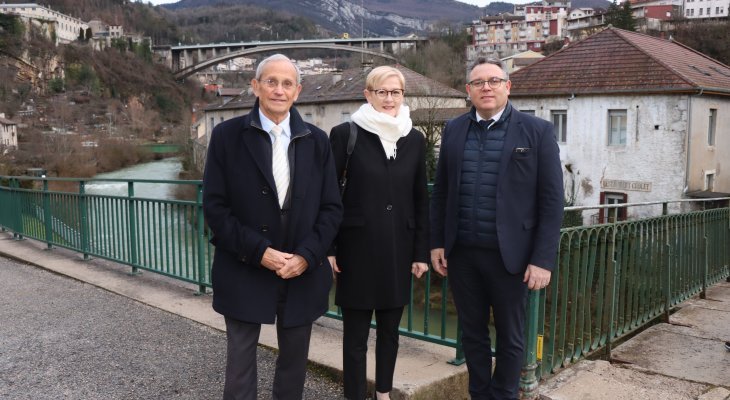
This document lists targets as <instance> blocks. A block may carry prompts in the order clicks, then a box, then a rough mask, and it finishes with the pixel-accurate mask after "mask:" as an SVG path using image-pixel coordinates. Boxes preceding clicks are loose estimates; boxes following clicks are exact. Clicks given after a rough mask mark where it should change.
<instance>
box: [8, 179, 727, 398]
mask: <svg viewBox="0 0 730 400" xmlns="http://www.w3.org/2000/svg"><path fill="white" fill-rule="evenodd" d="M90 182H113V183H117V184H120V185H126V186H127V195H126V196H111V195H100V194H89V193H87V191H86V188H87V184H88V183H90ZM144 183H164V184H174V185H185V186H193V187H194V188H195V193H196V196H195V199H194V200H164V199H150V198H141V197H136V196H135V185H138V184H144ZM49 184H57V185H58V184H61V185H66V186H68V185H72V186H73V185H76V187H77V188H78V189H77V190H75V191H63V190H50V189H49V186H50V185H49ZM718 200H719V201H725V202H727V201H728V200H730V198H722V199H702V200H696V201H718ZM688 201H695V200H676V201H673V202H688ZM667 203H671V202H653V203H636V204H620V205H605V206H597V207H568V208H566V211H574V210H585V209H595V208H617V207H631V206H644V205H647V204H662V205H663V210H664V212H663V214H667V206H666V204H667ZM0 204H2V207H0V228H2V229H3V230H8V231H11V232H13V234H14V235H15V237H16V238H22V237H29V238H33V239H36V240H39V241H42V242H45V243H46V244H47V245H48V246H49V247H52V246H58V247H64V248H68V249H71V250H75V251H78V252H80V253H82V254H84V256H85V257H86V258H88V257H90V256H94V257H100V258H104V259H109V260H112V261H115V262H119V263H122V264H126V265H129V266H131V267H132V272H133V273H134V272H137V271H138V270H139V269H142V270H147V271H151V272H155V273H158V274H162V275H166V276H169V277H173V278H176V279H180V280H183V281H186V282H190V283H193V284H195V285H197V286H198V288H199V289H198V290H199V292H201V293H203V292H205V291H206V290H207V288H209V287H211V282H210V269H211V264H212V254H213V252H214V248H213V247H212V245H210V243H209V233H208V231H207V229H206V227H205V223H204V219H203V212H202V182H201V181H161V180H141V179H135V180H125V179H73V178H36V177H6V176H0ZM556 257H557V260H558V267H557V268H556V270H555V271H554V272H553V274H552V277H551V284H550V285H549V286H548V287H547V288H546V289H543V290H540V291H530V295H529V300H528V310H527V318H528V320H527V324H526V325H527V331H526V345H527V346H526V358H525V364H524V367H523V377H522V379H521V383H520V386H521V390H522V392H523V398H532V397H534V396H535V394H536V388H537V384H538V381H539V379H540V378H544V377H547V376H549V375H551V374H553V373H555V372H557V371H558V370H560V369H561V368H564V367H566V366H569V365H571V364H572V363H575V362H577V361H578V360H580V359H583V358H585V357H587V356H591V355H595V354H596V353H600V352H605V353H606V354H610V351H611V346H612V344H613V343H615V342H616V341H617V340H621V338H623V337H624V336H626V335H628V334H631V333H633V332H636V331H637V330H638V329H640V328H641V327H643V326H645V325H646V324H648V323H651V322H652V321H653V320H655V319H656V318H660V317H663V318H665V319H666V318H668V316H669V312H670V310H671V308H672V307H674V306H676V305H677V304H679V303H680V302H682V301H684V300H686V299H687V298H689V297H691V296H693V295H696V294H700V295H703V294H704V292H705V290H706V288H707V287H708V285H711V284H712V283H715V282H718V281H719V280H721V279H723V278H726V277H727V276H728V273H729V270H730V267H729V265H730V208H728V206H727V205H726V206H725V207H724V208H717V209H710V210H700V211H692V212H686V213H681V214H673V215H658V216H655V217H650V218H643V219H640V220H635V221H621V222H615V223H607V224H601V225H592V226H581V227H573V228H564V229H562V231H561V237H560V247H559V254H557V255H556ZM411 290H412V296H411V299H412V300H411V302H410V303H409V305H408V306H407V312H406V314H405V317H404V321H403V322H402V324H401V329H400V332H401V334H403V335H405V336H409V337H414V338H417V339H420V340H425V341H429V342H433V343H438V344H441V345H445V346H449V347H453V348H454V349H455V350H456V354H455V358H454V359H453V360H450V362H452V363H454V364H460V363H462V362H463V361H464V357H463V352H462V349H461V342H460V338H459V336H460V335H459V329H458V323H457V321H456V317H455V315H454V314H455V313H454V307H453V301H452V300H451V299H450V293H449V288H448V283H447V280H446V279H440V278H437V277H435V276H433V274H432V273H431V271H429V272H428V274H427V276H426V277H425V279H422V280H419V281H415V282H413V284H412V289H411ZM327 316H329V317H333V318H339V312H338V310H337V308H336V307H334V306H332V307H331V308H330V310H329V311H328V312H327Z"/></svg>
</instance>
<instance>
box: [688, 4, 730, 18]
mask: <svg viewBox="0 0 730 400" xmlns="http://www.w3.org/2000/svg"><path fill="white" fill-rule="evenodd" d="M683 8H684V17H685V18H691V19H698V18H725V17H727V16H728V11H729V10H728V9H730V2H728V1H727V0H684V4H683Z"/></svg>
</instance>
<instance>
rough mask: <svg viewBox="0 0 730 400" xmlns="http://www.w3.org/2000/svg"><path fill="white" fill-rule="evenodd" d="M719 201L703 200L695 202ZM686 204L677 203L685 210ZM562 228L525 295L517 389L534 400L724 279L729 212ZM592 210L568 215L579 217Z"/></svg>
mask: <svg viewBox="0 0 730 400" xmlns="http://www.w3.org/2000/svg"><path fill="white" fill-rule="evenodd" d="M718 200H720V201H724V202H725V203H726V204H727V201H728V199H727V198H724V199H705V200H697V201H718ZM687 201H690V200H679V201H677V202H687ZM651 204H663V210H664V212H663V214H665V215H661V216H657V217H651V218H644V219H640V220H635V221H624V222H616V223H610V224H604V225H594V226H582V227H576V228H566V229H563V230H562V231H561V237H560V248H559V254H558V255H557V257H558V258H557V260H558V267H557V268H556V270H555V271H553V274H552V276H551V283H550V285H549V286H548V287H547V288H546V289H543V290H540V291H531V292H530V297H529V301H528V310H527V318H528V323H527V332H526V343H527V352H526V360H525V365H524V367H523V376H522V380H521V382H520V386H521V389H522V392H523V398H529V399H531V398H534V397H535V396H536V390H535V389H536V388H537V382H538V380H539V379H540V378H543V377H547V376H549V375H551V374H553V373H555V372H557V371H558V370H560V369H562V368H565V367H568V366H570V365H571V364H574V363H575V362H577V361H579V360H581V359H583V358H585V357H587V356H589V355H592V354H601V353H603V354H604V355H606V356H607V357H609V358H610V352H611V346H612V344H613V343H615V342H616V341H618V340H621V339H622V338H623V337H624V336H626V335H628V334H631V333H634V332H637V331H638V330H639V329H641V328H642V327H645V326H646V325H647V324H650V323H651V322H652V321H653V320H655V319H657V318H658V317H662V318H664V320H665V321H668V320H669V312H670V310H671V309H672V308H673V307H674V306H676V305H677V304H679V303H681V302H682V301H684V300H686V299H688V298H689V297H691V296H694V295H697V294H700V295H701V296H703V297H704V293H705V290H706V288H707V287H708V285H710V284H713V283H716V282H718V281H720V280H721V279H724V278H726V277H727V276H728V271H729V267H728V266H729V265H730V209H728V208H727V207H725V208H717V209H710V210H704V211H694V212H687V213H682V214H675V215H666V214H667V212H666V210H667V206H666V204H667V203H641V204H622V205H616V206H604V208H618V207H626V206H639V205H641V206H646V205H651ZM592 208H600V207H569V208H566V210H585V209H592Z"/></svg>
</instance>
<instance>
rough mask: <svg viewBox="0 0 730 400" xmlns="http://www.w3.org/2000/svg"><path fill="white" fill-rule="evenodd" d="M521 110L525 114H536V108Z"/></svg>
mask: <svg viewBox="0 0 730 400" xmlns="http://www.w3.org/2000/svg"><path fill="white" fill-rule="evenodd" d="M520 111H521V112H523V113H525V114H530V115H535V110H520Z"/></svg>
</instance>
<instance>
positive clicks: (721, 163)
mask: <svg viewBox="0 0 730 400" xmlns="http://www.w3.org/2000/svg"><path fill="white" fill-rule="evenodd" d="M710 109H715V110H717V111H716V115H717V119H716V121H715V144H714V146H710V145H709V144H708V140H707V138H708V129H709V122H710V118H709V116H710ZM728 149H730V100H728V99H727V98H722V97H708V96H692V97H691V102H690V141H689V153H690V155H689V173H688V190H689V191H695V190H707V187H706V180H705V176H706V174H709V173H712V174H714V175H715V187H714V190H713V191H715V192H721V193H730V152H728Z"/></svg>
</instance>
